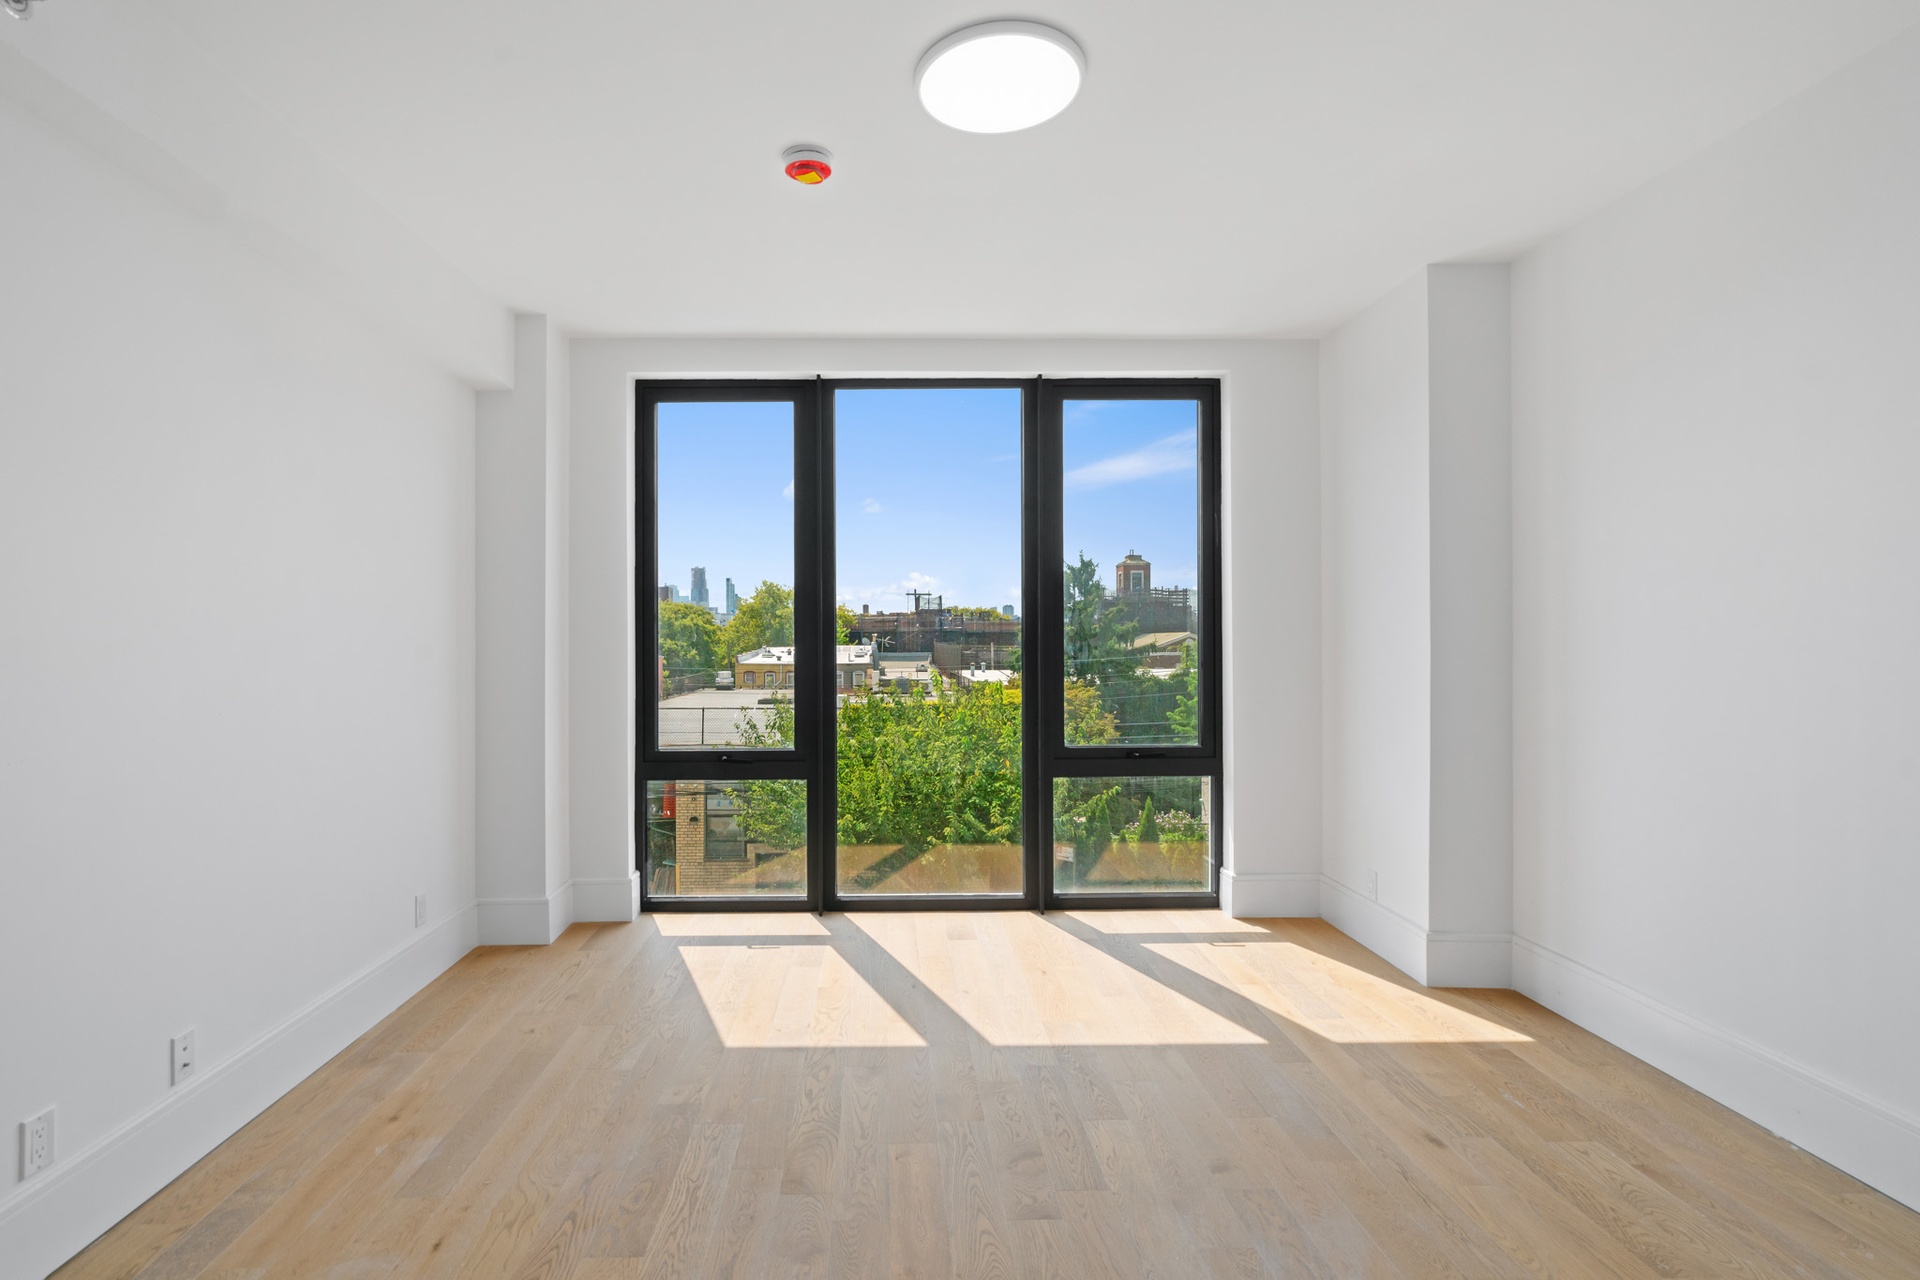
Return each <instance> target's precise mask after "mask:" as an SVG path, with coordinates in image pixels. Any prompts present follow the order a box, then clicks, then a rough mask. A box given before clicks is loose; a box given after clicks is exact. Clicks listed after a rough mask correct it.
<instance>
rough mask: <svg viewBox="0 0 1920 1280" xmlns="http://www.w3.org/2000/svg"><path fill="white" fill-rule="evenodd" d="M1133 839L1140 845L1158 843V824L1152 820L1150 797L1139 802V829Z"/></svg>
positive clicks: (1151, 798) (1151, 801) (1151, 797)
mask: <svg viewBox="0 0 1920 1280" xmlns="http://www.w3.org/2000/svg"><path fill="white" fill-rule="evenodd" d="M1134 839H1135V841H1137V842H1138V843H1140V844H1159V843H1160V824H1159V823H1158V822H1157V821H1155V820H1154V816H1153V796H1152V795H1148V796H1147V797H1146V798H1145V799H1144V800H1142V801H1141V802H1140V829H1139V832H1138V833H1137V834H1136V835H1135V836H1134Z"/></svg>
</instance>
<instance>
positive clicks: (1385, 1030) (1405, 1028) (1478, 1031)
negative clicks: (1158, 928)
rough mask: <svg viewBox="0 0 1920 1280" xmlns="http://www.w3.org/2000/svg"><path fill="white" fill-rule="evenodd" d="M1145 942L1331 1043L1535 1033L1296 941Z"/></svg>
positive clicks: (1509, 1039)
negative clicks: (1230, 943)
mask: <svg viewBox="0 0 1920 1280" xmlns="http://www.w3.org/2000/svg"><path fill="white" fill-rule="evenodd" d="M1145 947H1146V949H1147V950H1150V951H1152V952H1153V953H1154V954H1155V955H1159V956H1164V957H1166V958H1167V959H1168V960H1171V961H1172V962H1173V963H1175V964H1178V965H1180V966H1182V967H1183V968H1187V969H1191V970H1193V972H1195V973H1196V974H1199V975H1201V976H1203V977H1206V978H1208V979H1209V980H1211V981H1214V982H1217V983H1219V984H1221V985H1222V986H1224V987H1226V988H1228V989H1229V990H1231V991H1233V992H1235V993H1237V994H1238V995H1240V996H1242V997H1244V998H1245V999H1247V1000H1249V1001H1251V1002H1252V1003H1254V1004H1257V1005H1259V1006H1260V1007H1261V1008H1262V1009H1263V1010H1266V1011H1267V1012H1268V1013H1269V1014H1272V1015H1277V1016H1278V1017H1280V1018H1283V1019H1285V1020H1286V1021H1287V1022H1289V1023H1292V1024H1293V1025H1295V1026H1297V1027H1299V1028H1300V1029H1301V1030H1304V1031H1307V1032H1311V1033H1312V1034H1314V1035H1317V1036H1319V1037H1321V1038H1322V1039H1324V1040H1329V1041H1332V1042H1333V1043H1336V1044H1518V1043H1526V1042H1528V1041H1531V1040H1532V1039H1533V1037H1532V1036H1529V1035H1525V1034H1523V1033H1521V1032H1518V1031H1515V1030H1513V1029H1512V1028H1511V1027H1503V1026H1501V1025H1500V1024H1499V1023H1497V1022H1494V1021H1492V1020H1491V1019H1488V1018H1483V1017H1480V1016H1479V1015H1477V1014H1473V1013H1469V1012H1467V1011H1466V1010H1464V1009H1460V1008H1456V1007H1455V1006H1454V1005H1451V1004H1448V1003H1447V1002H1446V1001H1444V1000H1438V999H1435V998H1434V997H1432V996H1429V995H1425V994H1423V993H1422V992H1420V991H1418V990H1415V989H1413V988H1411V987H1405V986H1402V985H1400V984H1399V983H1396V982H1391V981H1389V980H1387V979H1385V978H1381V977H1378V976H1376V975H1374V974H1371V973H1368V972H1366V971H1365V970H1364V969H1357V968H1355V967H1354V966H1352V965H1350V964H1345V963H1343V962H1341V961H1339V960H1335V959H1333V958H1332V957H1331V956H1327V955H1323V954H1321V953H1320V952H1318V951H1315V950H1313V949H1311V948H1309V947H1303V946H1300V945H1298V944H1297V943H1292V942H1273V943H1268V944H1264V945H1260V946H1246V947H1231V946H1226V947H1222V946H1216V945H1214V944H1213V943H1212V942H1150V943H1147V944H1145Z"/></svg>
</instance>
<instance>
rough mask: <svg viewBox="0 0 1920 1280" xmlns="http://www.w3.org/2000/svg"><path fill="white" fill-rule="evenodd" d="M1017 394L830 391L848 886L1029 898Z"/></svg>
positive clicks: (843, 880)
mask: <svg viewBox="0 0 1920 1280" xmlns="http://www.w3.org/2000/svg"><path fill="white" fill-rule="evenodd" d="M1020 436H1021V392H1020V390H1019V389H1018V388H978V387H973V388H965V389H941V388H919V387H916V388H900V389H894V388H888V389H883V390H859V391H839V392H836V393H835V395H834V465H835V467H836V477H837V478H836V485H835V493H836V503H837V513H836V521H837V523H836V535H837V539H838V544H839V545H838V550H837V553H836V554H837V555H838V568H837V581H838V584H839V586H838V591H839V599H838V601H837V602H836V603H837V605H838V608H839V619H840V632H841V641H842V643H841V646H840V650H839V653H838V655H837V658H838V663H839V671H838V674H837V679H836V686H837V687H836V690H835V692H836V694H837V697H838V701H839V712H838V726H839V779H840V781H839V794H838V796H837V797H836V802H837V805H838V809H837V817H838V830H839V856H838V863H837V865H838V886H839V892H840V893H842V894H849V895H852V894H869V893H873V894H956V893H961V894H985V893H1005V894H1018V893H1020V892H1022V891H1023V890H1024V888H1025V882H1026V871H1025V858H1024V848H1025V842H1024V840H1023V838H1022V833H1021V821H1022V812H1023V811H1022V808H1021V794H1020V747H1021V732H1020V617H1019V604H1020V599H1021V596H1020Z"/></svg>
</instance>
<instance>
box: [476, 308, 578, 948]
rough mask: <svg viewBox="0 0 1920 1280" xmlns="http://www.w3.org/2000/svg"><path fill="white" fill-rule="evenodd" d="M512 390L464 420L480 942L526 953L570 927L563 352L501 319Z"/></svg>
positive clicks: (554, 338) (542, 324)
mask: <svg viewBox="0 0 1920 1280" xmlns="http://www.w3.org/2000/svg"><path fill="white" fill-rule="evenodd" d="M514 348H515V353H514V385H513V387H512V388H511V389H509V390H504V391H483V392H481V393H480V395H479V402H478V405H477V408H476V413H475V435H476V441H477V443H476V446H475V451H476V457H477V462H476V474H477V485H478V488H477V493H476V501H477V503H478V526H479V535H478V537H479V543H478V550H477V557H476V558H477V566H476V572H477V577H478V588H477V592H476V596H477V607H478V632H479V634H478V641H477V655H478V658H477V660H478V667H479V679H478V682H477V686H476V689H475V701H476V720H477V725H478V738H479V741H478V746H477V751H476V756H477V771H478V788H479V836H478V841H477V848H476V852H475V878H476V883H477V886H478V892H479V905H480V940H481V941H482V942H485V943H489V944H494V943H501V944H517V945H528V944H533V945H538V944H544V943H548V942H551V941H552V940H553V939H555V938H557V937H559V936H560V934H561V932H562V931H563V930H565V928H566V927H567V925H569V924H570V923H572V921H573V902H572V888H571V881H572V869H571V865H570V858H569V856H568V849H567V815H566V810H567V802H566V789H567V768H566V701H565V698H566V687H567V665H566V619H565V614H564V608H565V602H566V596H567V554H566V551H567V543H566V533H567V529H566V494H567V476H566V471H565V466H566V457H567V450H566V441H567V424H566V412H567V386H566V381H567V379H566V341H565V339H564V338H562V337H561V336H560V335H559V334H558V333H557V332H555V330H554V327H553V326H552V325H551V324H550V323H549V322H548V321H547V319H546V317H544V316H537V315H523V316H519V317H516V319H515V321H514Z"/></svg>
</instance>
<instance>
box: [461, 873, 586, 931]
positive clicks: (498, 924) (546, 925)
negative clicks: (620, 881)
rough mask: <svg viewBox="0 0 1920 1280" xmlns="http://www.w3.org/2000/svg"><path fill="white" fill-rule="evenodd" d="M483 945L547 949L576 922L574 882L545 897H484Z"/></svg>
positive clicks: (479, 906)
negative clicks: (574, 915)
mask: <svg viewBox="0 0 1920 1280" xmlns="http://www.w3.org/2000/svg"><path fill="white" fill-rule="evenodd" d="M475 905H476V906H477V907H478V908H479V911H480V945H481V946H483V947H544V946H546V945H547V944H548V943H550V942H552V941H553V940H554V939H555V938H557V937H559V936H560V935H561V934H563V933H565V932H566V931H567V926H568V925H570V924H572V923H573V881H571V880H569V881H567V883H565V884H563V885H561V886H560V887H559V888H558V889H555V890H554V891H553V892H552V893H550V894H548V895H547V896H546V897H544V898H482V899H480V901H479V902H478V903H476V904H475Z"/></svg>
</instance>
